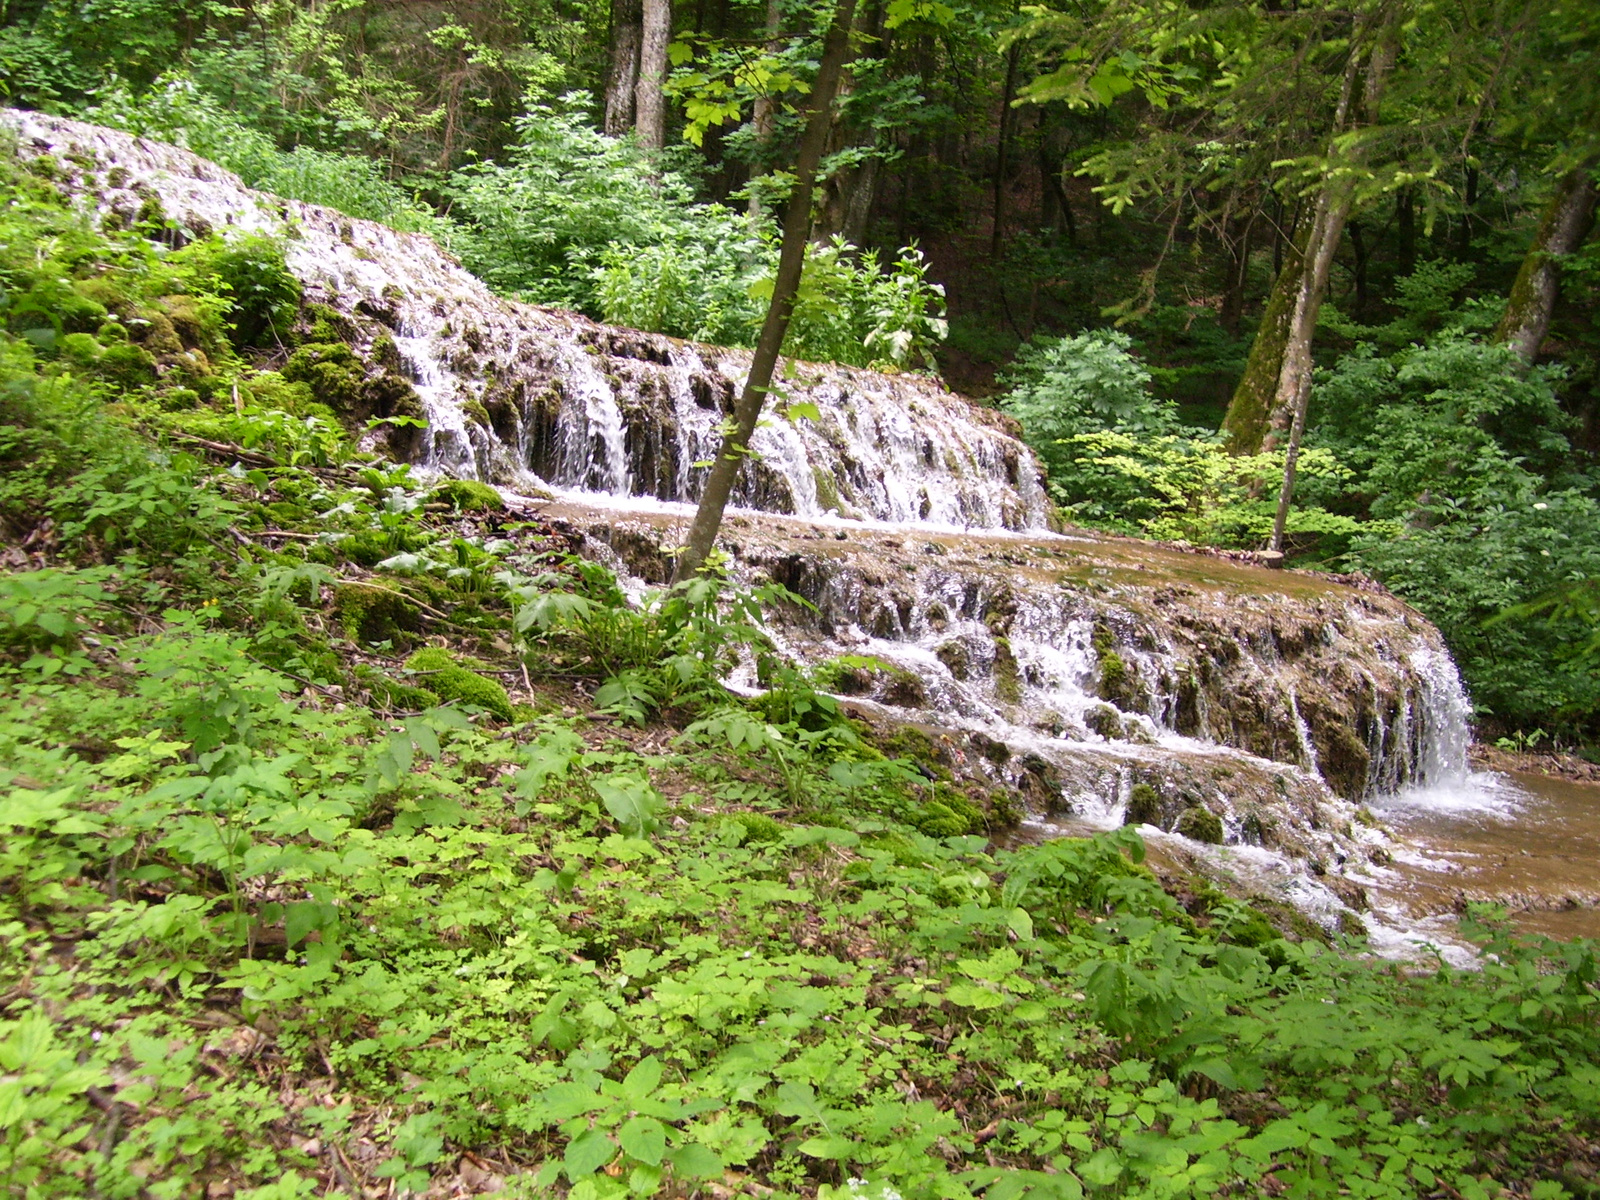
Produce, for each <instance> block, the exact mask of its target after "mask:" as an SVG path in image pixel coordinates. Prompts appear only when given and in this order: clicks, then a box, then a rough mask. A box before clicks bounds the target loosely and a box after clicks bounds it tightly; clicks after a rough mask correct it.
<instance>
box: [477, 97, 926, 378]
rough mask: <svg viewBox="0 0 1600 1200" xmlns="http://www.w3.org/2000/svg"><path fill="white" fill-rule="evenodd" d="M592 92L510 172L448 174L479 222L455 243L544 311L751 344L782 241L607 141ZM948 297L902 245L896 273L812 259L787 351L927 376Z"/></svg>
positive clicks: (849, 260) (550, 122)
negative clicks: (590, 115)
mask: <svg viewBox="0 0 1600 1200" xmlns="http://www.w3.org/2000/svg"><path fill="white" fill-rule="evenodd" d="M580 101H581V97H567V98H566V99H565V100H564V101H563V102H562V104H561V105H559V106H537V107H535V108H534V109H532V110H531V111H530V112H529V113H528V115H527V116H526V117H525V118H523V120H522V121H521V122H519V126H518V128H519V134H520V136H519V140H518V142H517V145H516V147H515V148H514V149H513V151H512V153H511V154H510V156H509V162H507V163H504V164H501V163H484V164H481V165H478V166H473V167H469V168H466V169H464V170H462V171H460V172H458V173H457V174H456V175H455V176H454V177H453V178H452V188H453V191H454V195H455V202H456V211H457V212H458V213H460V214H462V215H464V216H465V217H467V218H469V220H470V224H469V225H468V226H467V227H466V228H465V230H464V232H463V233H462V235H461V237H460V239H459V242H458V245H459V248H460V249H461V252H462V256H463V259H464V261H465V262H466V264H467V265H468V266H469V267H470V268H471V269H472V270H473V271H475V272H476V273H477V274H479V275H480V276H482V277H483V278H484V279H485V280H487V281H488V282H489V283H490V284H492V285H494V286H496V287H498V288H500V289H502V290H505V291H510V292H514V293H516V294H518V295H521V296H523V297H524V298H526V299H529V300H532V301H534V302H536V303H541V304H556V305H560V306H562V307H565V308H574V309H578V310H579V311H582V312H586V313H589V314H590V315H592V316H596V317H601V318H603V319H604V320H607V321H611V322H615V323H617V324H621V325H629V326H633V327H634V328H638V329H646V330H650V331H653V332H658V333H669V334H672V335H674V336H676V337H686V338H693V339H697V340H700V341H710V342H717V343H720V344H723V345H737V346H748V345H752V344H754V342H755V339H756V336H757V334H758V333H759V332H760V328H761V322H762V320H763V319H764V317H765V315H766V303H765V301H766V299H767V297H769V296H770V295H771V291H772V280H773V278H774V276H775V274H776V271H777V257H778V253H777V241H776V238H775V235H774V234H773V233H772V231H770V230H767V229H765V228H763V227H761V226H759V225H757V224H754V223H753V222H751V221H750V220H749V219H748V218H746V217H744V216H741V215H739V214H736V213H734V212H732V211H731V210H729V209H726V208H723V207H721V206H720V205H705V204H696V203H694V201H693V190H692V188H691V187H690V185H689V183H688V181H687V180H685V179H684V178H683V177H682V176H680V175H677V174H674V173H673V172H671V171H662V170H661V169H660V167H659V165H658V164H655V163H654V162H652V161H651V160H650V159H649V158H647V157H646V156H645V155H644V154H643V153H642V152H640V151H639V150H638V149H637V148H636V147H635V146H633V145H632V144H630V143H628V142H626V141H619V140H617V139H614V138H608V137H605V136H604V135H602V134H599V133H596V132H595V131H594V130H593V129H591V128H589V126H588V125H587V124H586V123H585V121H584V120H583V119H582V117H581V116H580V115H579V112H578V110H577V105H578V103H579V102H580ZM942 309H943V289H942V288H941V287H940V286H939V285H937V284H932V283H930V282H928V280H927V263H926V261H925V260H924V259H923V257H922V255H921V253H920V252H919V251H918V250H917V249H916V248H915V247H907V248H906V249H905V250H903V251H902V252H901V255H900V258H899V259H898V260H897V261H896V262H895V264H894V265H893V267H892V268H890V269H887V270H886V269H884V268H883V267H882V266H881V265H880V263H879V260H878V256H877V254H876V253H875V252H872V251H868V252H866V253H857V252H856V251H855V249H854V248H853V247H851V246H849V245H847V244H845V243H844V242H843V241H842V240H839V239H835V240H834V241H833V242H831V243H830V244H828V245H826V246H814V247H812V248H811V251H810V253H809V254H808V256H807V262H806V268H805V274H804V276H803V278H802V282H801V289H800V296H799V299H798V301H797V302H796V305H795V312H794V318H793V324H792V326H791V329H790V333H789V337H788V340H787V342H786V343H785V345H786V347H787V349H788V350H789V351H790V352H791V353H792V354H793V356H794V357H796V358H806V359H813V360H816V361H821V362H843V363H854V364H857V365H861V366H865V365H867V364H868V363H869V362H882V363H886V364H889V365H891V366H895V367H907V368H916V367H921V366H924V365H928V364H929V363H930V358H929V354H930V351H931V349H932V347H933V346H934V345H935V344H936V343H937V342H939V341H941V340H943V338H944V336H945V332H946V327H945V323H944V321H943V318H942V316H941V315H940V314H941V312H942Z"/></svg>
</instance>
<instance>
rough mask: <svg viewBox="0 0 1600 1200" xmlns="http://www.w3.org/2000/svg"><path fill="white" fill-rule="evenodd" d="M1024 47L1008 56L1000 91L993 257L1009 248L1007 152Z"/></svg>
mask: <svg viewBox="0 0 1600 1200" xmlns="http://www.w3.org/2000/svg"><path fill="white" fill-rule="evenodd" d="M1021 50H1022V43H1020V42H1012V43H1011V49H1010V50H1009V51H1008V52H1007V53H1006V80H1005V84H1004V86H1002V87H1001V89H1000V144H999V146H998V147H996V149H995V156H994V228H993V231H992V232H991V233H990V235H989V254H990V256H991V257H993V258H999V257H1000V255H1001V253H1002V252H1003V251H1004V250H1005V245H1006V171H1007V168H1008V166H1009V165H1010V164H1009V163H1008V162H1007V161H1006V159H1007V154H1006V152H1007V150H1008V149H1009V148H1010V143H1011V99H1012V97H1013V96H1014V95H1016V90H1017V57H1018V55H1019V54H1020V53H1021Z"/></svg>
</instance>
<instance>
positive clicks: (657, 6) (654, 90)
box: [633, 0, 672, 150]
mask: <svg viewBox="0 0 1600 1200" xmlns="http://www.w3.org/2000/svg"><path fill="white" fill-rule="evenodd" d="M643 4H644V20H643V22H642V28H641V32H640V37H639V82H638V84H637V85H636V86H635V87H634V90H633V113H634V117H633V128H634V133H635V134H636V135H637V137H638V139H639V145H641V146H643V147H644V148H645V149H646V150H659V149H661V147H662V146H664V145H665V144H666V137H667V135H666V120H667V104H666V96H665V95H664V94H663V93H662V90H661V89H662V87H663V86H664V85H665V84H666V82H667V41H668V39H669V38H670V37H671V34H672V0H643Z"/></svg>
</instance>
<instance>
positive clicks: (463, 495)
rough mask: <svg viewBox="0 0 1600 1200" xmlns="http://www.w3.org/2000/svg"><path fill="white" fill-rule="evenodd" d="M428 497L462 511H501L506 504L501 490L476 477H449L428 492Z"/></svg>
mask: <svg viewBox="0 0 1600 1200" xmlns="http://www.w3.org/2000/svg"><path fill="white" fill-rule="evenodd" d="M428 499H429V500H432V501H434V502H435V503H437V504H449V505H452V506H453V507H455V508H456V509H458V510H460V511H461V512H501V511H503V510H504V509H505V506H506V502H505V501H504V500H502V499H501V498H500V493H499V492H497V491H495V490H494V489H493V488H492V487H490V486H489V485H488V484H486V483H479V482H478V481H477V480H476V479H447V480H446V481H445V482H443V483H441V484H440V485H439V486H438V487H436V488H434V489H433V491H431V492H429V493H428Z"/></svg>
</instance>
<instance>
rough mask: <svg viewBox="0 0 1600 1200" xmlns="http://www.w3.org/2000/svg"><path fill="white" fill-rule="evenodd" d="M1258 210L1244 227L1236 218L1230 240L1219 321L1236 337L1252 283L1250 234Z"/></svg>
mask: <svg viewBox="0 0 1600 1200" xmlns="http://www.w3.org/2000/svg"><path fill="white" fill-rule="evenodd" d="M1258 212H1259V210H1257V209H1252V210H1251V212H1250V216H1249V218H1248V219H1247V220H1246V221H1244V222H1243V228H1240V222H1238V221H1237V220H1235V221H1234V223H1233V224H1234V229H1235V231H1236V232H1235V233H1234V235H1233V237H1232V238H1230V239H1229V241H1228V286H1227V288H1226V289H1225V290H1224V291H1223V294H1222V310H1221V312H1219V313H1218V314H1217V323H1218V324H1219V325H1221V326H1222V328H1223V329H1225V330H1226V331H1227V332H1228V333H1230V334H1232V335H1233V336H1234V337H1238V336H1239V323H1240V322H1241V321H1242V320H1244V293H1245V288H1246V287H1248V286H1249V283H1250V235H1251V234H1252V233H1253V232H1254V231H1255V227H1256V216H1257V214H1258Z"/></svg>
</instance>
